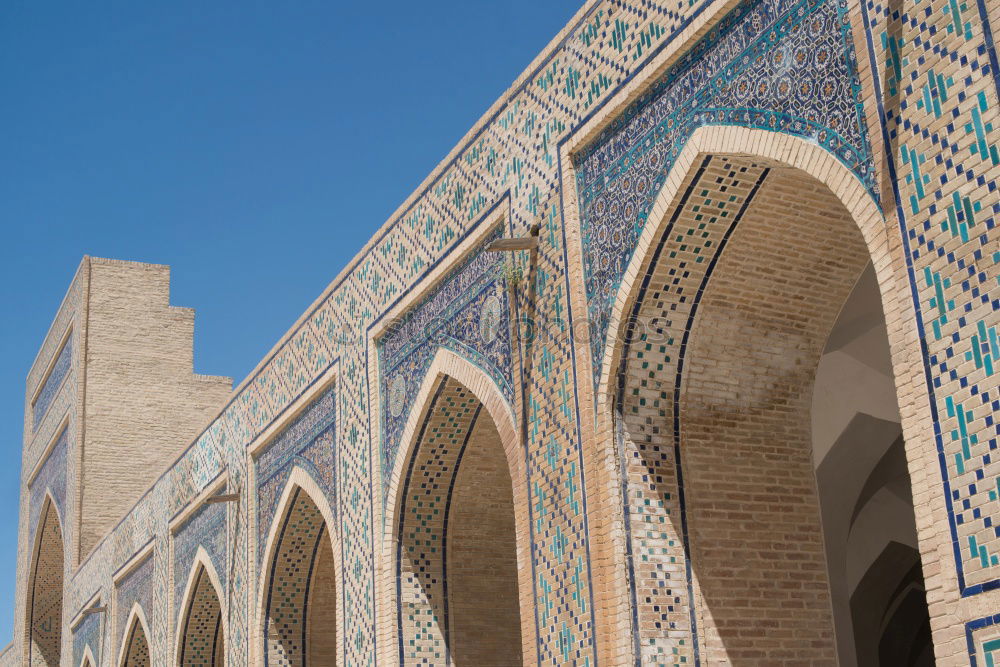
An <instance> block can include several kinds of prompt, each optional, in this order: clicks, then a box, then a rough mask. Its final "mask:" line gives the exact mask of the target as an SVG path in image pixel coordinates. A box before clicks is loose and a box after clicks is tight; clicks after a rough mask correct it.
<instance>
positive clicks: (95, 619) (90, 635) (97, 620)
mask: <svg viewBox="0 0 1000 667" xmlns="http://www.w3.org/2000/svg"><path fill="white" fill-rule="evenodd" d="M102 638H103V633H102V632H101V616H100V614H90V615H89V616H85V617H84V618H83V620H82V621H80V624H79V625H77V626H76V627H75V628H74V629H73V664H74V665H79V664H81V663H82V662H83V657H84V653H85V652H86V650H87V649H88V648H89V649H90V654H91V655H93V656H94V660H95V661H96V662H97V664H98V665H100V664H101V640H102Z"/></svg>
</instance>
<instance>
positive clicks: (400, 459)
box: [382, 347, 524, 545]
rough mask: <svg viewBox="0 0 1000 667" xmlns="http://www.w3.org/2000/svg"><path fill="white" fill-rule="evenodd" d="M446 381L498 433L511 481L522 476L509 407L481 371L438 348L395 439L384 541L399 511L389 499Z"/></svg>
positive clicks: (394, 496) (396, 490)
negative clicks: (463, 391)
mask: <svg viewBox="0 0 1000 667" xmlns="http://www.w3.org/2000/svg"><path fill="white" fill-rule="evenodd" d="M449 377H450V378H453V379H455V380H457V381H458V382H460V383H461V384H463V385H464V386H466V387H468V388H469V390H470V391H472V393H473V394H475V396H476V398H477V399H479V401H480V402H481V403H482V404H483V406H484V407H485V408H486V410H487V412H489V415H490V417H491V418H492V419H493V422H494V423H495V424H496V427H497V430H498V431H499V432H500V438H501V441H502V442H503V448H504V455H505V456H506V457H507V465H508V467H509V468H510V474H511V478H513V479H515V480H517V479H521V478H523V476H524V474H523V473H524V451H523V449H522V448H521V447H520V446H519V443H518V440H519V436H518V433H517V427H516V425H515V418H514V414H513V410H512V408H511V406H510V404H509V403H507V401H506V400H505V399H504V397H503V394H502V393H501V392H500V390H499V389H498V388H497V386H496V384H495V383H494V382H493V380H492V379H491V378H490V376H489V375H487V374H486V372H485V371H483V370H482V369H481V368H479V367H478V366H476V365H475V364H473V363H472V362H470V361H469V360H467V359H465V358H463V357H461V356H459V355H458V354H455V353H454V352H452V351H451V350H448V349H446V348H443V347H442V348H438V350H437V352H436V353H435V355H434V360H433V361H432V362H431V366H430V368H429V369H428V371H427V374H426V375H425V376H424V380H423V382H421V384H420V389H419V391H418V392H417V399H416V400H415V401H414V403H413V406H414V407H413V409H412V410H410V417H409V418H408V419H407V420H406V426H404V427H403V432H402V434H401V436H400V439H399V443H400V444H399V451H398V453H397V454H396V461H395V462H394V463H393V466H392V473H391V475H390V477H389V480H388V489H387V490H386V496H387V498H388V499H389V500H388V502H387V503H386V509H385V520H384V521H383V530H384V531H385V532H384V535H383V537H384V538H391V534H392V529H391V528H389V526H391V525H392V524H393V523H394V520H395V518H396V513H397V512H398V509H399V508H398V506H397V503H393V499H397V500H398V496H399V485H400V483H401V480H402V478H403V476H404V474H405V471H406V465H407V461H409V459H410V457H411V455H412V453H413V449H414V447H415V446H416V445H417V441H418V439H419V435H420V433H419V432H420V428H421V426H422V425H423V424H424V422H425V421H426V419H427V413H428V412H429V411H430V409H431V407H432V403H433V401H432V399H433V397H434V392H435V391H436V390H437V389H438V387H439V386H440V384H441V382H442V381H443V380H444V379H445V378H449ZM388 543H389V542H388V541H387V540H386V539H383V541H382V544H383V545H387V544H388Z"/></svg>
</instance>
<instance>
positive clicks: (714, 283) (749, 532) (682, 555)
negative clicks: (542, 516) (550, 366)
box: [614, 155, 926, 665]
mask: <svg viewBox="0 0 1000 667" xmlns="http://www.w3.org/2000/svg"><path fill="white" fill-rule="evenodd" d="M678 192H679V194H678V196H677V198H676V199H675V201H674V202H672V203H671V205H670V207H669V208H668V213H667V215H668V219H667V220H665V221H664V225H665V226H664V227H663V230H664V231H663V232H662V236H661V238H660V239H659V240H658V241H657V242H656V243H655V245H654V247H653V248H652V249H651V250H650V252H649V255H648V260H647V264H646V267H645V269H644V271H645V272H644V274H642V277H641V280H642V283H641V287H640V288H639V289H638V290H637V294H636V296H635V299H634V302H633V309H632V310H631V312H630V313H628V314H627V315H628V316H629V320H628V324H627V328H626V329H625V331H624V335H622V336H621V340H620V341H618V342H617V345H619V357H618V359H619V366H618V372H617V375H616V382H617V387H616V389H615V391H616V393H615V400H614V413H615V421H616V438H617V445H618V449H619V455H620V457H621V461H622V466H623V471H624V475H625V478H624V484H623V489H622V493H623V501H624V502H625V505H626V535H627V540H628V542H629V544H628V551H629V553H631V554H633V556H632V558H631V560H630V562H629V572H630V577H631V579H632V583H633V586H634V591H635V593H634V597H633V600H632V604H633V606H634V609H635V615H634V619H635V620H634V623H633V632H634V633H635V646H634V649H635V650H636V651H637V653H639V654H640V656H641V658H642V660H643V663H644V664H645V663H656V662H660V661H663V660H665V659H671V660H673V659H676V658H671V657H670V656H680V657H684V658H687V659H688V662H693V660H694V652H695V651H696V650H697V651H698V652H699V654H700V659H701V660H702V661H704V662H706V663H707V664H723V663H731V664H754V661H755V660H758V659H759V658H760V656H761V655H767V656H769V657H775V658H780V657H781V656H786V657H788V658H789V659H797V660H800V661H804V662H809V663H810V664H834V663H835V662H836V661H837V660H838V659H839V661H840V664H853V663H854V662H855V661H858V662H859V663H860V664H873V665H878V664H922V663H920V662H919V661H918V662H905V661H904V662H884V661H883V662H881V663H880V662H879V661H878V660H879V658H878V653H879V650H880V649H879V647H878V644H879V642H878V641H876V644H875V647H874V648H872V647H871V646H868V645H867V644H866V645H865V646H864V647H856V646H855V637H854V633H853V627H854V624H855V623H856V622H857V619H856V618H855V616H856V613H855V614H853V615H852V610H851V609H852V607H851V601H852V595H853V594H855V593H857V592H858V591H859V590H860V591H862V595H864V596H865V597H864V599H865V600H866V601H867V602H866V603H865V604H866V605H867V603H868V602H871V601H873V600H876V599H879V600H883V601H888V602H887V604H889V605H890V606H893V605H894V606H893V608H897V607H899V605H900V604H901V603H903V602H905V611H904V612H900V613H901V614H902V616H900V618H904V617H905V618H907V619H909V621H910V622H912V621H913V619H914V618H915V617H917V616H919V612H920V610H921V609H922V610H923V614H924V615H925V616H926V605H925V604H923V600H922V598H921V597H920V595H919V593H914V592H913V591H915V590H917V588H920V586H922V584H920V583H918V582H917V581H916V579H914V575H913V573H914V572H916V573H919V570H920V568H919V556H918V555H916V551H915V549H914V550H913V551H912V553H909V556H910V557H908V558H909V559H907V558H903V557H902V556H898V554H897V559H896V560H891V554H890V555H889V556H886V558H890V561H884V560H883V561H882V565H881V566H880V567H882V568H886V567H888V568H890V569H892V568H893V567H895V566H893V565H886V562H891V563H897V564H898V563H901V562H904V561H905V563H906V567H905V568H903V569H904V570H905V572H903V573H901V574H900V576H899V577H898V579H899V580H900V581H899V582H898V583H899V584H900V585H901V588H899V589H898V590H896V588H895V587H894V588H893V591H890V592H884V591H883V592H880V593H863V591H864V590H865V589H864V579H865V576H866V573H867V572H868V571H869V568H870V567H876V566H877V563H878V562H879V554H880V553H882V550H880V548H879V546H878V545H876V544H874V543H873V542H875V541H877V540H874V539H873V538H871V539H866V538H864V537H862V536H861V533H860V532H859V531H861V530H862V527H863V530H864V531H865V534H866V535H867V534H868V533H867V531H869V530H872V528H871V527H869V526H868V524H867V523H866V522H868V521H870V522H872V524H873V525H875V524H877V523H878V522H879V521H887V520H891V519H889V518H888V517H890V516H894V517H897V518H898V517H899V516H902V515H903V514H905V511H907V510H908V512H909V525H910V526H912V524H913V510H912V501H910V500H909V498H908V495H907V494H908V489H909V479H908V478H906V477H901V476H900V473H901V472H902V473H905V470H906V467H905V456H904V450H903V444H902V439H901V436H900V430H899V418H898V409H897V408H896V394H895V387H894V384H893V380H892V373H891V366H890V364H889V359H888V342H887V340H888V339H887V336H886V332H885V317H884V314H883V313H882V308H881V301H880V297H879V293H878V288H877V284H876V283H875V280H874V273H873V271H872V270H871V269H870V268H867V269H866V267H869V266H870V265H869V263H870V256H869V254H868V250H867V247H866V245H865V243H864V240H863V238H862V236H861V232H860V230H859V229H858V227H857V225H856V223H855V222H854V220H853V219H852V217H851V215H850V214H849V213H848V211H847V210H846V209H845V208H844V206H843V204H842V203H841V202H840V200H839V199H837V198H836V197H835V196H834V194H833V193H832V192H831V191H830V190H829V188H827V187H826V186H825V185H823V184H822V183H820V182H819V181H818V180H816V179H814V178H813V177H811V176H809V175H808V174H806V173H805V172H803V171H801V170H798V169H794V168H791V167H788V166H786V165H783V164H780V163H776V162H770V161H766V160H756V159H752V158H747V157H733V156H724V155H715V156H709V157H706V158H704V159H703V160H699V161H698V163H697V164H696V167H695V168H693V169H692V170H691V173H689V174H688V175H687V177H686V182H685V184H684V185H682V187H681V188H680V189H679V190H678ZM859 277H860V278H859ZM830 355H833V356H830ZM838 355H854V356H856V359H855V362H854V363H855V365H854V366H851V365H850V364H848V363H847V362H846V361H844V360H843V359H839V358H838ZM828 366H829V367H832V368H833V369H834V371H836V372H834V374H833V375H831V374H830V372H828V369H827V367H828ZM862 367H865V368H868V369H869V370H868V371H865V372H863V371H864V368H862ZM850 369H853V373H854V374H853V375H852V374H851V373H849V372H848V371H849V370H850ZM837 373H840V375H837ZM814 396H815V397H816V402H815V404H814ZM863 397H864V398H863ZM876 398H877V400H875V399H876ZM867 399H871V400H870V401H869V400H867ZM852 400H853V401H855V402H856V404H855V405H854V407H855V408H857V410H855V412H857V413H858V414H859V415H862V416H859V417H858V418H857V419H854V418H853V417H854V413H851V415H850V416H847V412H849V411H850V408H848V407H846V405H847V404H849V403H850V402H851V401H852ZM869 405H870V406H877V409H875V408H874V407H868V406H869ZM866 407H867V411H866V409H865V408H866ZM834 408H836V409H834ZM873 410H874V412H875V414H869V413H870V412H872V411H873ZM845 420H846V421H845ZM852 420H853V422H854V428H853V429H852V428H848V427H849V425H850V424H851V422H852ZM817 425H819V426H821V427H822V428H819V430H817V428H818V426H817ZM837 429H841V431H838V430H837ZM835 432H836V434H835ZM842 432H845V433H847V434H846V435H844V436H843V437H841V433H842ZM838 443H839V444H838ZM893 447H895V448H894V449H893ZM875 451H880V452H881V454H880V455H879V456H875V454H874V453H873V452H875ZM859 452H863V453H864V455H863V456H862V455H861V454H860V453H859ZM831 456H833V458H831ZM886 457H888V458H886ZM883 460H884V463H883ZM834 461H839V462H840V463H839V464H837V465H835V464H834ZM845 475H849V476H850V478H851V480H855V479H856V480H859V481H858V482H857V484H860V486H858V488H857V490H856V493H854V495H853V496H852V497H851V499H850V500H848V499H847V496H851V493H852V492H851V491H850V490H849V488H848V485H845V484H844V483H843V479H844V477H845ZM817 478H818V483H817ZM824 480H827V481H824ZM852 484H854V482H853V481H852ZM866 485H867V486H866ZM903 487H906V491H905V492H904V491H903V490H902V489H903ZM850 488H853V486H852V487H850ZM886 494H888V496H887V495H886ZM890 496H891V498H893V499H895V501H898V502H896V504H895V505H893V508H894V510H893V511H895V512H896V514H892V513H885V512H883V513H882V514H879V513H878V512H877V511H875V510H874V509H872V507H874V506H871V502H875V503H876V504H881V502H882V499H888V498H889V497H890ZM872 499H876V500H874V501H872ZM895 501H894V502H895ZM886 502H888V500H886ZM859 503H860V505H859ZM907 503H909V505H907ZM846 505H850V507H849V508H848V509H843V508H844V507H845V506H846ZM845 516H846V518H845ZM852 517H853V520H852ZM876 530H877V529H876ZM897 532H901V533H906V535H905V536H904V535H900V536H899V542H898V543H899V544H901V545H904V546H908V547H915V545H916V543H915V537H914V535H915V533H910V532H907V531H905V530H900V531H897ZM852 540H853V542H852ZM824 545H826V546H824ZM882 546H883V547H886V548H888V543H886V544H883V545H882ZM894 548H895V547H894ZM873 552H874V553H873ZM862 553H863V555H861V554H862ZM893 553H896V552H894V551H893ZM911 557H915V560H914V559H913V558H911ZM900 558H902V560H899V559H900ZM828 563H829V567H828ZM914 567H915V569H914ZM883 572H884V570H883ZM907 573H909V574H907ZM904 575H905V576H904ZM881 580H882V581H884V577H883V578H882V579H881ZM911 584H912V585H911ZM845 586H846V588H845ZM859 586H860V587H861V588H859ZM879 595H881V596H882V597H879ZM914 601H918V602H919V603H920V604H915V602H914ZM862 606H864V605H862ZM831 609H833V610H834V611H833V612H832V611H831ZM891 617H892V614H891V613H890V618H889V619H888V620H886V619H883V618H881V617H880V618H879V623H878V626H877V627H879V628H880V629H879V631H878V633H876V634H879V633H881V634H879V637H883V636H888V635H886V634H885V633H886V632H889V635H891V634H892V630H891V628H892V627H898V626H899V625H900V623H899V622H896V626H893V622H892V618H891ZM866 622H867V621H866ZM886 628H889V630H886ZM894 641H895V642H896V643H897V644H898V643H904V644H905V643H906V641H904V640H898V638H897V640H886V641H882V646H883V647H888V646H890V645H895V644H893V642H894ZM909 641H910V644H911V645H915V644H920V642H921V641H922V640H921V639H920V638H918V637H916V636H914V637H911V638H910V640H909ZM914 643H915V644H914ZM859 650H860V651H861V652H860V653H859ZM902 650H903V649H901V648H898V647H897V648H895V649H892V650H890V649H889V648H884V649H883V654H884V655H889V654H891V655H893V656H898V655H900V654H901V653H900V651H902ZM872 651H874V653H873V652H872ZM887 651H888V653H887ZM892 651H895V653H893V652H892ZM914 651H915V654H917V655H919V654H921V651H922V649H921V648H916V649H914ZM872 656H874V660H875V661H874V662H871V661H869V659H870V658H872Z"/></svg>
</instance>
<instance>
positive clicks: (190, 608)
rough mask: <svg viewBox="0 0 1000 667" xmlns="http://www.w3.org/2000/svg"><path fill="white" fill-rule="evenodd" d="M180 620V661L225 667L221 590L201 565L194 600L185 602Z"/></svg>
mask: <svg viewBox="0 0 1000 667" xmlns="http://www.w3.org/2000/svg"><path fill="white" fill-rule="evenodd" d="M183 614H184V616H183V621H182V623H181V626H180V627H181V642H180V649H179V657H178V659H179V661H180V664H182V665H185V666H187V665H190V666H191V667H222V665H223V656H224V655H225V634H224V631H223V626H222V606H221V604H220V602H219V595H218V591H216V590H215V586H214V585H213V584H212V581H211V579H209V576H208V572H207V571H206V570H205V568H204V567H202V566H199V567H198V572H197V574H195V576H194V585H193V586H192V591H191V599H190V600H189V601H188V603H187V604H186V605H185V608H184V611H183Z"/></svg>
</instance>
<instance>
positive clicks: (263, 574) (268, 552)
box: [217, 465, 343, 637]
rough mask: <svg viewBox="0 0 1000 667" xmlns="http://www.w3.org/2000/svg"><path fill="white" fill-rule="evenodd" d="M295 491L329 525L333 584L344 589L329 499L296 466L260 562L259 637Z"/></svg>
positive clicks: (336, 527)
mask: <svg viewBox="0 0 1000 667" xmlns="http://www.w3.org/2000/svg"><path fill="white" fill-rule="evenodd" d="M296 492H302V493H304V494H305V495H306V496H308V498H309V500H310V501H312V503H313V504H314V505H315V506H316V508H317V509H318V510H319V513H320V515H321V516H322V517H323V521H324V523H325V524H326V533H327V536H328V539H329V540H330V547H331V549H332V550H333V559H334V582H335V583H334V585H335V586H336V587H337V590H338V591H339V590H343V589H342V588H341V586H342V585H343V582H342V581H341V560H340V555H341V554H340V531H339V527H338V524H337V523H336V521H335V520H334V514H333V510H332V508H331V506H330V503H329V501H328V500H327V497H326V494H325V493H323V491H322V489H320V486H319V484H317V483H316V481H315V480H314V479H313V478H312V475H310V474H309V473H308V472H306V471H305V470H304V469H303V468H302V467H301V466H298V465H296V466H293V467H292V471H291V474H289V476H288V480H287V481H286V482H285V488H284V489H283V490H282V492H281V497H280V498H279V499H278V511H276V512H275V513H274V518H273V519H272V520H271V526H270V528H268V531H267V546H266V548H265V549H264V557H263V559H262V560H261V565H262V567H261V568H260V575H259V581H258V585H257V609H258V614H257V630H258V632H259V633H260V634H259V636H260V637H263V636H264V634H263V633H264V624H265V623H266V622H267V610H266V609H265V606H266V604H267V592H268V585H267V582H268V579H269V578H270V576H271V569H272V561H273V560H274V554H275V552H276V550H277V549H278V542H279V537H280V536H281V527H282V525H283V524H284V523H285V519H286V517H287V516H288V513H289V512H290V511H291V510H292V506H293V501H294V500H295V498H296ZM217 590H218V589H217ZM337 616H338V618H339V616H340V613H339V610H338V614H337Z"/></svg>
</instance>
